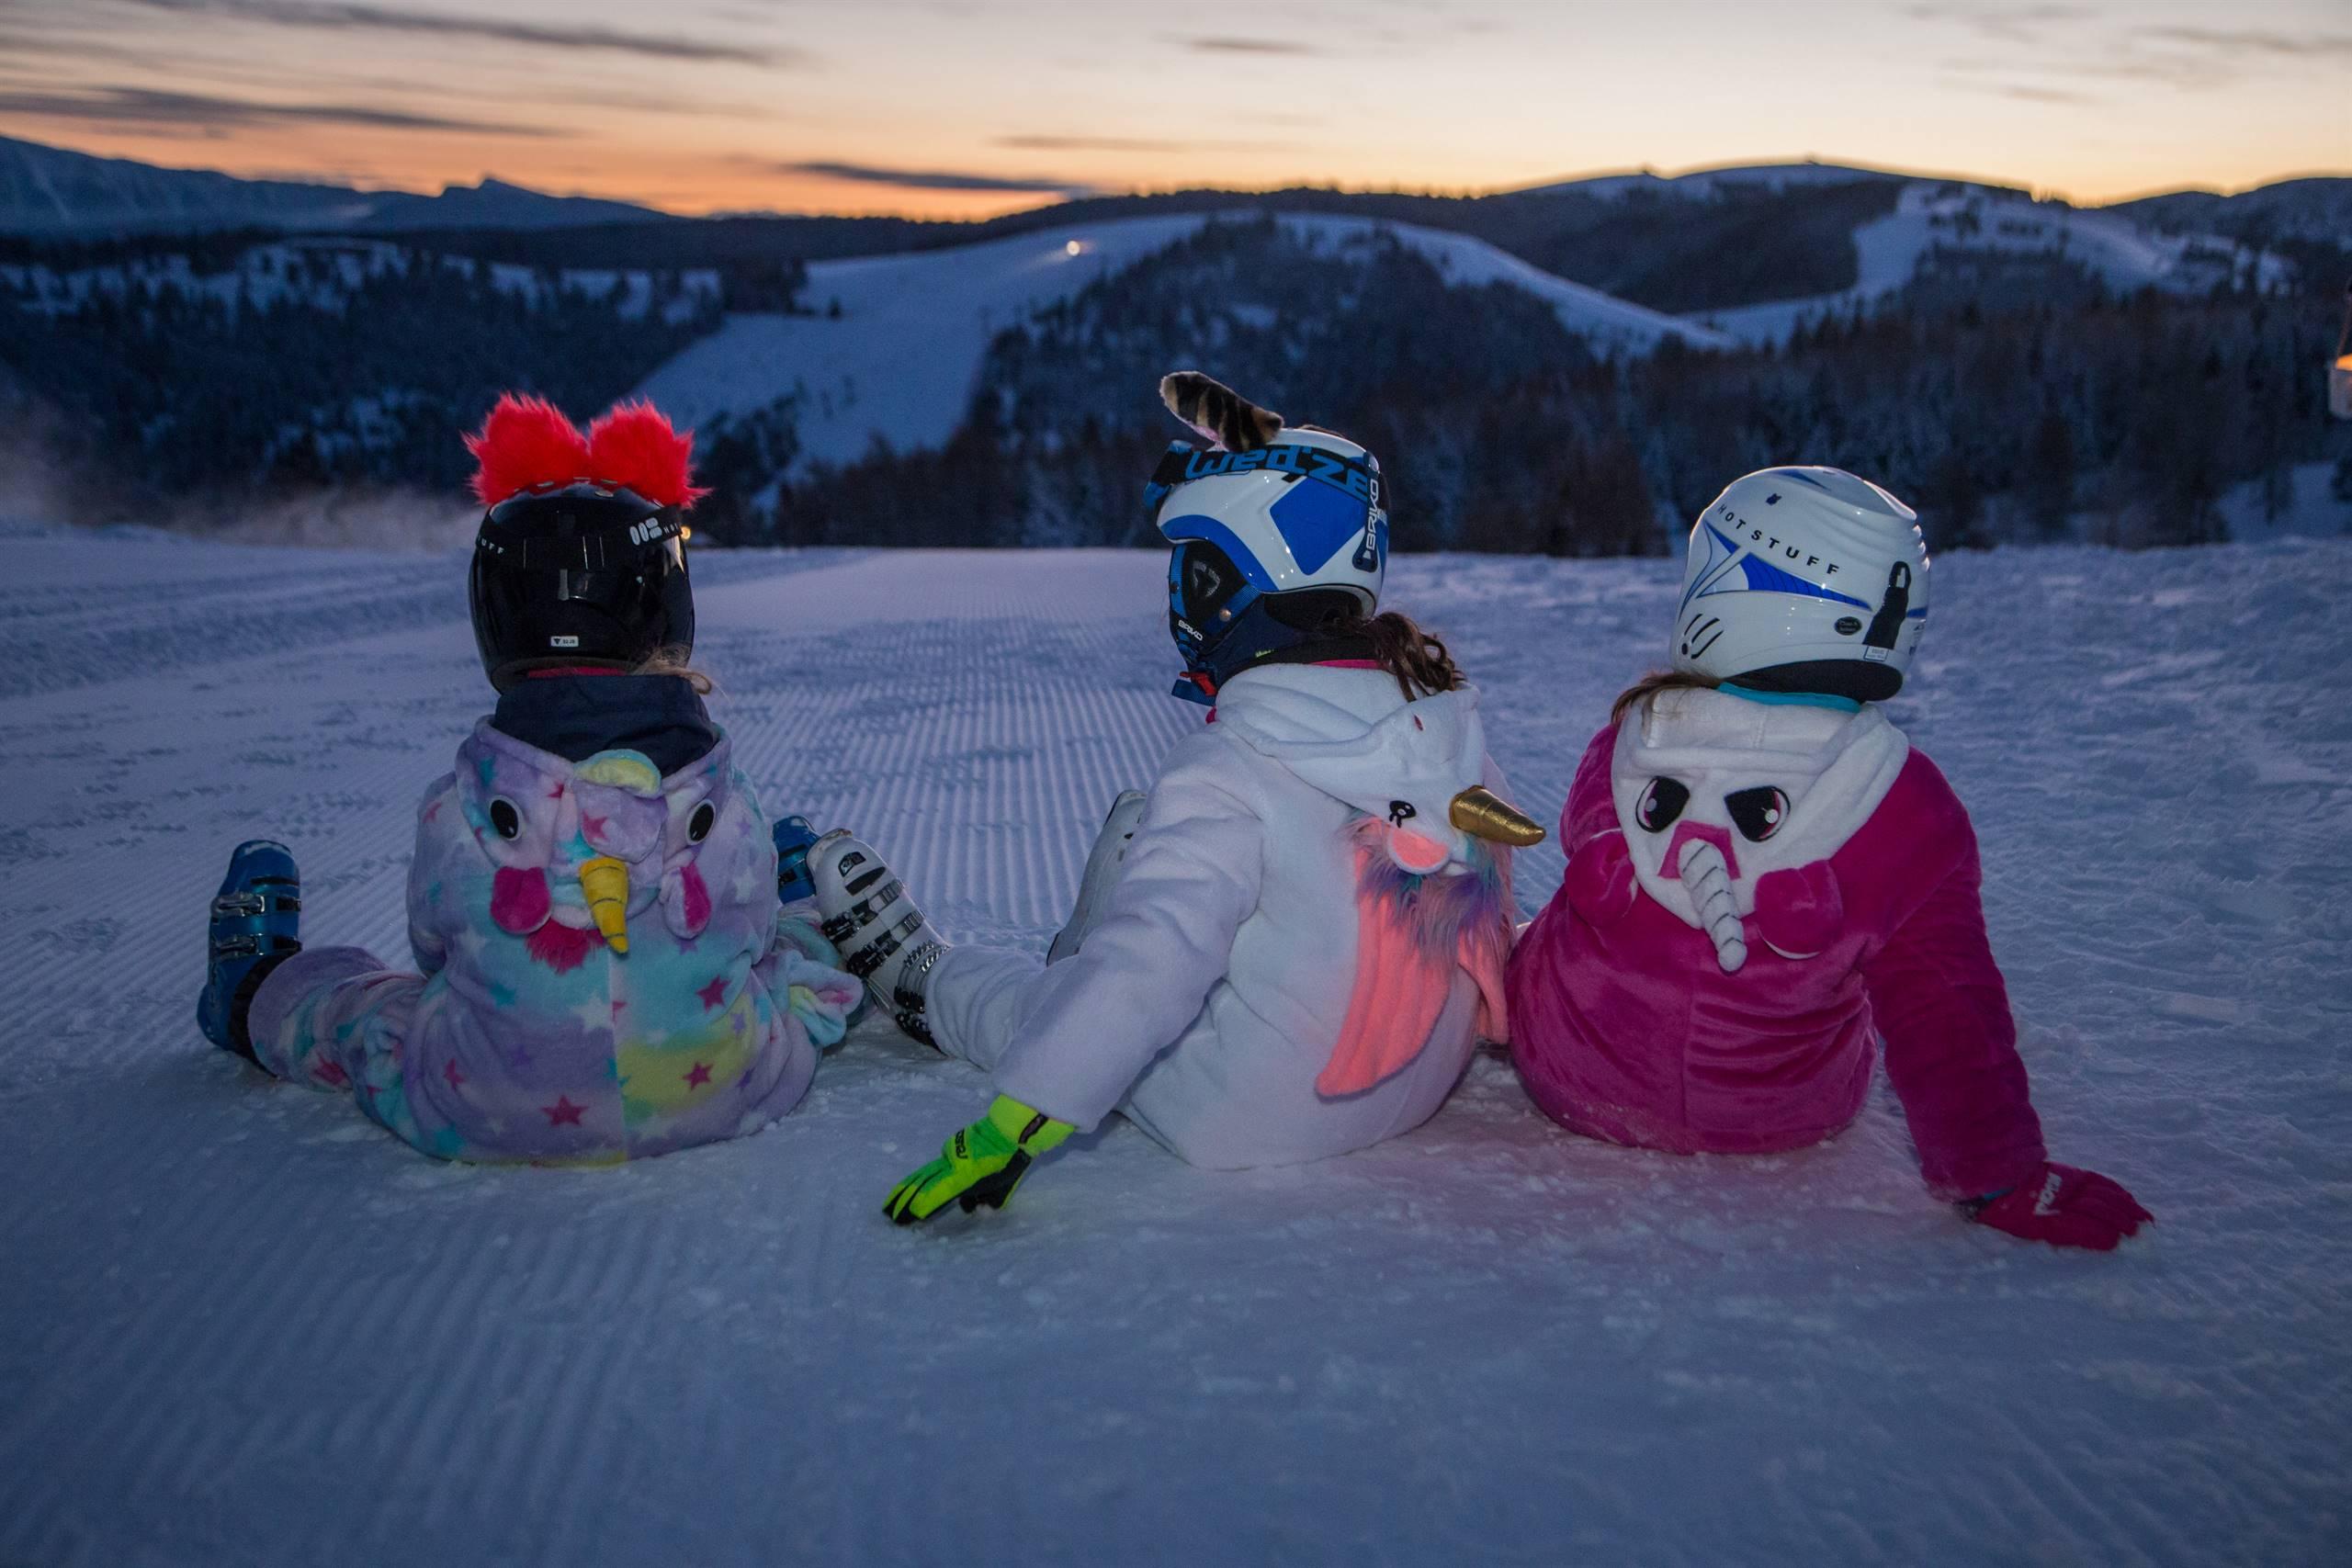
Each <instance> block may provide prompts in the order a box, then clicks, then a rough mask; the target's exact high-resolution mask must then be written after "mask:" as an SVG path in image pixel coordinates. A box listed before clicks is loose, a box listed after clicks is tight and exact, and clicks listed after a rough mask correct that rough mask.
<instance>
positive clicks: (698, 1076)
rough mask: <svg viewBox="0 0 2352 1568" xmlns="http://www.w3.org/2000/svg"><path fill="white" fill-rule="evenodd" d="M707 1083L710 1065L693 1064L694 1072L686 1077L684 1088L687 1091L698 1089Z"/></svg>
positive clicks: (705, 1063) (703, 1063) (702, 1063)
mask: <svg viewBox="0 0 2352 1568" xmlns="http://www.w3.org/2000/svg"><path fill="white" fill-rule="evenodd" d="M709 1081H710V1064H708V1063H707V1062H696V1063H695V1070H694V1071H693V1072H690V1073H688V1074H687V1075H686V1087H687V1088H688V1089H700V1088H701V1087H702V1086H703V1085H705V1084H707V1083H708V1082H709Z"/></svg>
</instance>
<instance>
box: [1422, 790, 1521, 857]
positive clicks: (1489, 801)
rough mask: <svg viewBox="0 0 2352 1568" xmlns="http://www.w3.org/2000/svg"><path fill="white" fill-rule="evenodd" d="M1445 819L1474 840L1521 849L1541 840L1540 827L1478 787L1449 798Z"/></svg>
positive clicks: (1498, 797) (1492, 793)
mask: <svg viewBox="0 0 2352 1568" xmlns="http://www.w3.org/2000/svg"><path fill="white" fill-rule="evenodd" d="M1445 815H1446V819H1447V820H1448V821H1450V822H1452V823H1453V825H1454V826H1455V827H1457V828H1459V829H1462V830H1463V831H1464V832H1465V833H1467V834H1469V835H1470V836H1471V837H1472V838H1474V839H1484V840H1487V842H1489V843H1495V844H1510V845H1512V846H1514V847H1515V848H1518V849H1522V850H1523V849H1525V848H1527V846H1528V845H1530V844H1540V843H1542V842H1543V841H1544V829H1543V825H1542V824H1540V823H1538V822H1537V821H1536V820H1535V819H1534V818H1532V817H1530V816H1528V815H1527V814H1526V813H1525V812H1522V811H1521V810H1520V809H1519V807H1515V806H1512V805H1511V804H1510V803H1509V802H1508V801H1506V800H1504V799H1503V798H1502V797H1501V796H1500V795H1497V794H1496V793H1495V792H1494V791H1493V790H1490V789H1487V787H1485V786H1484V785H1482V784H1473V785H1471V786H1470V787H1469V788H1468V789H1465V790H1464V791H1463V792H1462V793H1461V794H1460V795H1455V796H1454V797H1453V806H1452V807H1448V808H1447V810H1446V814H1445Z"/></svg>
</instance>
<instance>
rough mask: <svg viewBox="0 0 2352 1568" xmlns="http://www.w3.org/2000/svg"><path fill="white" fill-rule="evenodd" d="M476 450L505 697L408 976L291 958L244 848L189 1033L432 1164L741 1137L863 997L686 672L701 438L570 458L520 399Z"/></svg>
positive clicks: (254, 857)
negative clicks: (374, 1127)
mask: <svg viewBox="0 0 2352 1568" xmlns="http://www.w3.org/2000/svg"><path fill="white" fill-rule="evenodd" d="M470 445H471V446H473V448H474V450H475V452H476V454H477V455H478V457H480V459H481V472H480V474H479V475H478V476H477V479H476V489H477V491H478V493H479V494H480V495H481V499H482V500H483V502H485V503H486V504H487V505H488V507H489V512H488V513H487V515H486V516H485V517H484V518H483V521H482V525H481V536H480V538H479V539H478V541H477V544H476V548H475V553H474V562H473V582H472V602H473V612H474V629H475V633H476V637H477V640H478V642H479V645H480V648H481V655H482V663H483V668H484V669H485V670H486V671H488V673H489V675H490V678H491V682H492V685H493V686H495V687H496V688H497V689H498V691H499V701H498V709H497V712H496V713H495V714H493V715H492V716H491V717H489V718H486V719H484V720H482V721H481V723H480V724H479V725H477V726H476V727H475V728H474V731H473V733H472V735H470V736H469V737H468V738H467V739H466V740H465V741H464V743H463V744H462V745H460V746H459V747H458V763H457V767H456V769H455V771H454V772H452V773H447V774H445V775H443V776H442V777H441V778H440V779H438V780H436V781H435V783H434V784H433V785H432V786H431V787H430V788H429V789H427V790H426V791H425V795H424V802H423V804H422V806H421V807H420V809H419V811H418V815H417V832H416V852H415V856H414V858H413V861H412V863H411V865H410V872H409V883H408V912H409V942H410V946H411V948H412V949H413V952H414V954H415V964H416V966H415V968H414V969H413V970H398V969H394V968H392V967H390V965H387V964H384V963H383V962H382V961H381V960H379V959H378V958H377V957H376V956H375V955H373V954H372V953H368V952H366V951H364V950H362V949H359V948H353V947H330V948H312V949H310V950H308V951H304V950H302V947H301V943H300V937H299V919H300V885H299V883H298V881H297V879H296V873H295V867H294V862H293V858H292V855H291V854H290V852H288V851H287V850H286V848H285V847H284V846H283V845H280V844H276V843H272V842H268V841H266V840H256V841H254V842H251V843H247V844H245V845H243V846H242V847H240V848H239V850H238V851H237V852H236V854H235V856H234V857H233V858H232V862H231V865H230V870H229V875H228V877H227V879H226V881H224V883H223V884H222V886H221V890H220V896H219V897H217V898H216V899H215V900H214V903H213V908H212V922H211V927H212V929H211V954H212V957H211V966H210V970H209V975H208V976H207V984H206V987H205V990H204V994H203V997H202V998H201V1000H200V1002H199V1004H198V1021H199V1022H200V1023H201V1025H202V1026H203V1028H204V1031H205V1032H206V1033H207V1034H208V1035H209V1036H210V1038H211V1039H212V1040H213V1042H214V1043H216V1044H219V1045H220V1046H222V1047H223V1048H224V1049H227V1050H230V1051H233V1052H236V1053H237V1054H239V1055H244V1056H246V1057H248V1058H250V1059H251V1060H252V1061H254V1063H256V1064H257V1065H258V1066H262V1067H263V1068H265V1069H266V1070H267V1071H269V1072H270V1073H272V1074H274V1075H276V1076H277V1077H281V1078H285V1079H287V1080H288V1081H290V1082H295V1083H301V1084H307V1085H310V1086H311V1087H314V1088H318V1089H328V1090H331V1091H334V1092H339V1093H347V1094H350V1095H352V1096H353V1097H354V1098H356V1100H357V1101H358V1103H359V1106H360V1108H361V1109H362V1110H363V1111H365V1112H366V1113H367V1114H368V1116H369V1117H370V1118H372V1119H373V1120H375V1121H376V1122H379V1123H380V1124H381V1125H382V1126H384V1127H385V1128H387V1129H389V1130H390V1132H391V1133H393V1134H395V1135H397V1136H399V1137H400V1138H401V1139H402V1140H403V1141H405V1142H407V1143H408V1144H410V1145H413V1147H415V1148H417V1149H418V1150H420V1151H422V1152H424V1153H425V1154H428V1155H432V1156H437V1157H440V1158H444V1159H460V1160H482V1161H506V1160H528V1161H541V1162H550V1163H581V1162H587V1163H604V1162H609V1161H616V1160H622V1159H628V1158H637V1157H644V1156H651V1155H659V1154H664V1153H667V1152H669V1151H672V1150H674V1149H681V1148H685V1147H689V1146H691V1145H697V1144H706V1143H710V1142H712V1141H714V1140H717V1139H720V1138H729V1137H734V1136H737V1135H738V1134H744V1133H751V1132H755V1131H757V1130H758V1129H760V1128H762V1127H763V1126H765V1125H766V1124H767V1123H768V1122H772V1121H774V1120H775V1118H776V1117H778V1116H781V1115H782V1114H784V1113H785V1112H786V1111H789V1110H791V1109H792V1107H793V1106H794V1105H795V1104H796V1103H797V1102H798V1100H799V1099H800V1097H801V1095H802V1093H803V1091H804V1090H806V1089H807V1088H808V1086H809V1078H810V1076H811V1074H812V1073H813V1072H814V1070H815V1068H816V1064H817V1053H818V1050H819V1049H820V1046H822V1045H824V1044H828V1043H832V1042H833V1041H836V1040H838V1039H840V1038H841V1035H842V1031H843V1028H844V1025H843V1022H842V1020H843V1018H844V1016H845V1015H846V1013H847V1011H848V1010H849V1009H850V1007H851V1006H852V1005H853V1004H854V1002H855V1001H856V999H857V997H858V987H857V986H856V983H855V982H854V980H852V979H850V978H849V976H845V975H842V974H841V973H839V972H838V971H837V970H834V969H832V968H830V967H828V966H827V965H826V964H824V963H823V962H821V961H820V960H822V959H824V958H825V957H827V956H828V955H830V953H831V950H830V948H828V947H826V946H825V945H824V944H823V942H822V939H821V938H820V936H819V935H818V934H817V932H816V931H815V929H814V926H813V923H812V921H813V916H811V917H808V918H804V919H803V920H802V921H801V922H799V923H798V924H796V923H795V922H793V921H791V920H786V919H780V915H781V914H782V912H783V907H782V905H781V904H780V902H779V899H778V895H777V883H776V860H775V849H774V847H773V845H772V843H771V841H770V831H769V828H768V824H767V822H766V820H765V818H763V816H762V814H761V811H760V807H759V803H758V801H757V800H756V799H754V798H753V796H752V791H751V787H750V785H749V784H748V783H747V782H746V781H745V779H744V777H743V775H742V773H741V771H740V770H739V769H738V768H737V767H736V766H735V763H734V760H733V755H732V752H731V750H730V747H729V741H728V739H727V737H726V735H725V734H724V733H722V732H721V731H720V730H719V729H718V728H717V727H716V726H715V725H713V724H712V723H711V721H710V717H709V716H708V714H707V712H706V711H705V710H704V707H703V704H702V699H701V692H702V691H704V690H707V685H708V682H706V681H703V680H702V679H701V678H700V677H699V676H696V675H695V674H694V672H693V671H691V670H690V669H688V668H686V667H685V665H684V660H685V659H687V658H688V657H690V655H691V651H692V644H693V639H694V601H693V597H692V594H691V591H690V587H689V584H688V581H687V574H686V562H685V556H684V550H683V549H682V548H681V541H682V536H683V535H684V524H683V522H682V521H681V513H683V511H684V508H685V507H687V506H688V505H690V504H691V503H692V502H693V501H694V500H695V497H696V496H697V495H699V494H700V493H701V492H700V491H695V490H694V489H693V488H692V487H691V485H690V483H689V480H688V476H687V457H688V451H689V447H688V442H687V438H685V437H683V436H680V435H678V434H675V433H674V432H673V431H672V430H671V428H670V426H669V424H668V423H667V422H666V421H664V420H663V419H662V416H661V415H660V414H659V413H657V412H654V411H653V410H652V409H651V408H650V407H649V406H645V405H637V406H634V407H623V408H621V409H617V410H616V411H614V412H612V413H610V414H608V415H607V416H606V417H605V419H603V420H600V421H598V422H597V423H596V424H595V425H594V426H593V427H592V428H591V429H590V431H589V432H588V433H586V434H582V433H581V432H580V431H578V430H576V429H575V428H573V426H572V425H571V422H570V421H568V420H566V419H565V418H564V417H563V416H562V415H561V414H560V413H558V412H556V411H555V410H554V409H552V408H550V407H548V405H547V404H545V403H543V402H538V401H537V400H519V399H514V398H508V399H506V400H502V401H501V402H500V404H499V406H498V407H497V408H496V409H495V410H494V411H493V412H492V414H491V416H490V419H489V421H488V423H486V424H485V425H484V427H483V430H482V432H481V434H480V435H479V436H477V437H475V438H474V439H473V440H472V442H471V443H470ZM803 907H804V908H806V906H805V905H804V906H803Z"/></svg>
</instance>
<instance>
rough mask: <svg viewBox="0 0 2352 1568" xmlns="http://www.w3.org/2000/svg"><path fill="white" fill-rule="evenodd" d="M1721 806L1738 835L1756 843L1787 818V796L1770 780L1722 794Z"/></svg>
mask: <svg viewBox="0 0 2352 1568" xmlns="http://www.w3.org/2000/svg"><path fill="white" fill-rule="evenodd" d="M1724 810H1726V811H1728V812H1730V813H1731V823H1732V826H1733V827H1735V828H1736V829H1739V836H1740V837H1741V838H1743V839H1746V840H1747V841H1748V842H1749V843H1751V844H1760V843H1762V842H1763V841H1764V840H1767V839H1769V838H1770V837H1771V836H1772V835H1773V834H1775V833H1777V832H1779V831H1780V830H1781V824H1782V823H1784V822H1786V821H1787V820H1788V819H1789V797H1788V796H1787V795H1783V794H1781V792H1780V791H1779V790H1777V789H1775V788H1773V787H1772V786H1771V785H1770V784H1758V785H1757V786H1756V787H1755V788H1754V789H1741V790H1734V791H1733V792H1732V793H1731V794H1729V795H1725V796H1724Z"/></svg>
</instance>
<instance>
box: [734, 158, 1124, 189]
mask: <svg viewBox="0 0 2352 1568" xmlns="http://www.w3.org/2000/svg"><path fill="white" fill-rule="evenodd" d="M769 166H770V167H771V168H774V169H775V171H776V172H777V173H779V174H786V175H818V176H820V177H821V178H824V179H829V180H851V181H854V182H855V183H857V184H859V185H875V186H897V187H898V188H899V189H900V190H963V191H1011V192H1015V193H1018V194H1022V195H1039V196H1072V197H1076V196H1091V195H1093V194H1094V187H1093V186H1089V185H1086V184H1083V183H1081V182H1080V181H1076V180H1056V179H1043V178H1039V179H1010V178H1005V177H1003V176H1001V175H979V174H973V173H970V172H968V171H967V170H961V169H886V168H882V167H879V166H877V165H876V164H834V163H825V162H811V163H804V164H771V165H769Z"/></svg>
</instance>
